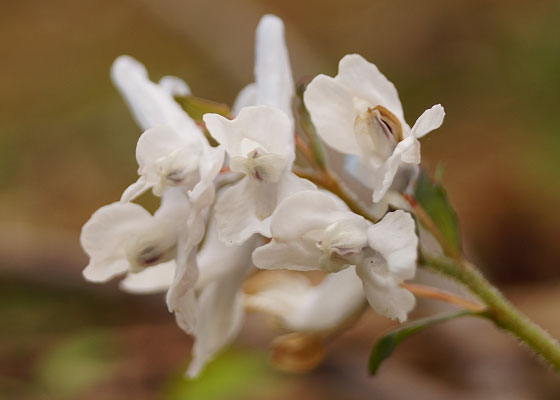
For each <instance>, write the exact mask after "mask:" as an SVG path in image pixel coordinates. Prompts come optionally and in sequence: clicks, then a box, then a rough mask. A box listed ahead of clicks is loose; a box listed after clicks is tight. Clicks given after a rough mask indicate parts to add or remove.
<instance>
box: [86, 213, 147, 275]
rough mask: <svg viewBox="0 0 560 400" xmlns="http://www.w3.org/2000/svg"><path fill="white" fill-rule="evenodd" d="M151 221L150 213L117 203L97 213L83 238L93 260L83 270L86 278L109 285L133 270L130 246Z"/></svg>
mask: <svg viewBox="0 0 560 400" xmlns="http://www.w3.org/2000/svg"><path fill="white" fill-rule="evenodd" d="M150 220H151V215H150V213H149V212H148V211H146V210H145V209H143V208H142V207H141V206H139V205H138V204H133V203H113V204H109V205H107V206H104V207H101V208H100V209H99V210H97V211H96V212H94V213H93V215H92V216H91V218H90V219H89V221H88V222H86V223H85V225H84V226H83V228H82V233H81V236H80V242H81V244H82V247H83V249H84V250H85V252H86V253H87V254H88V256H89V257H90V262H89V264H88V266H87V267H86V268H85V269H84V270H83V275H84V277H85V278H86V279H87V280H89V281H93V282H106V281H108V280H109V279H111V278H112V277H114V276H116V275H119V274H122V273H123V272H125V271H126V270H127V269H128V267H129V263H128V261H127V258H126V253H125V251H126V242H127V240H128V239H129V238H130V236H131V235H133V234H134V233H136V232H137V231H138V230H139V229H142V228H143V227H144V226H145V225H146V224H147V223H149V222H150Z"/></svg>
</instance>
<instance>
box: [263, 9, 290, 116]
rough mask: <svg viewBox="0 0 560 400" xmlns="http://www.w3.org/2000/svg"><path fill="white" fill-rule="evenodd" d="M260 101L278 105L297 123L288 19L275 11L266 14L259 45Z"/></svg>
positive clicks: (269, 104)
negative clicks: (293, 105) (294, 118)
mask: <svg viewBox="0 0 560 400" xmlns="http://www.w3.org/2000/svg"><path fill="white" fill-rule="evenodd" d="M255 82H256V84H257V99H256V104H259V105H268V106H273V107H276V108H278V109H280V110H282V111H284V113H286V115H287V116H288V117H289V118H290V121H291V123H292V126H293V116H292V97H293V95H294V82H293V79H292V70H291V67H290V59H289V56H288V50H287V48H286V41H285V39H284V23H283V22H282V20H281V19H280V18H278V17H276V16H274V15H270V14H269V15H265V16H264V17H262V19H261V21H260V22H259V25H258V27H257V33H256V46H255Z"/></svg>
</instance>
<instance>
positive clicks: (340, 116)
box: [303, 75, 360, 154]
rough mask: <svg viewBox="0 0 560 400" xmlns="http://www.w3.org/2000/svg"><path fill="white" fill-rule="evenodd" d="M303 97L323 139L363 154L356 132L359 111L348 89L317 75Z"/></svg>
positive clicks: (335, 146)
mask: <svg viewBox="0 0 560 400" xmlns="http://www.w3.org/2000/svg"><path fill="white" fill-rule="evenodd" d="M303 99H304V102H305V106H306V107H307V109H308V110H309V113H310V115H311V120H312V121H313V124H314V125H315V128H316V129H317V133H318V134H319V136H321V139H323V140H324V141H325V142H326V143H327V144H328V145H329V146H330V147H332V148H333V149H334V150H336V151H339V152H342V153H347V154H360V146H359V145H358V142H357V141H356V137H355V135H354V120H355V118H356V111H355V109H354V104H353V99H352V94H351V93H350V92H348V91H347V90H346V88H344V87H343V86H341V85H340V84H339V83H338V82H337V81H336V80H335V78H331V77H329V76H326V75H318V76H316V77H315V78H314V79H313V80H312V81H311V83H309V85H308V86H307V88H306V90H305V93H304V95H303Z"/></svg>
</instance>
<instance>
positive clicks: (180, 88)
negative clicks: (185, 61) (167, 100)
mask: <svg viewBox="0 0 560 400" xmlns="http://www.w3.org/2000/svg"><path fill="white" fill-rule="evenodd" d="M158 85H159V86H160V87H161V88H162V89H163V90H165V92H166V93H168V94H169V95H171V96H190V95H191V88H190V87H189V85H187V83H186V82H185V81H184V80H182V79H181V78H177V77H176V76H164V77H162V78H161V79H160V80H159V82H158Z"/></svg>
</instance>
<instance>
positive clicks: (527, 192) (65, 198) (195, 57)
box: [0, 0, 560, 400]
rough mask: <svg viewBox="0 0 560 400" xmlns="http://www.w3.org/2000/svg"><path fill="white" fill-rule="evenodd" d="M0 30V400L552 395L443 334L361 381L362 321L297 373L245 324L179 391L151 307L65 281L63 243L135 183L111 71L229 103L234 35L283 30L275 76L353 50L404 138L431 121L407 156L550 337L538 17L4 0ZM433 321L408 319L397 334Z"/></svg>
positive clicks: (553, 167)
mask: <svg viewBox="0 0 560 400" xmlns="http://www.w3.org/2000/svg"><path fill="white" fill-rule="evenodd" d="M0 9H1V10H2V11H1V12H0V49H1V52H2V58H1V61H0V92H1V93H2V95H1V96H0V178H1V186H0V321H1V322H0V326H1V329H0V398H2V399H4V398H6V399H99V398H103V399H128V398H135V399H136V400H140V399H184V398H188V399H197V400H198V399H211V400H212V399H265V400H272V399H287V398H306V399H327V400H329V399H361V398H379V399H409V398H411V396H412V397H413V398H414V399H473V398H476V399H508V400H510V399H558V398H560V379H559V378H558V376H555V375H554V374H553V373H552V372H551V371H549V370H548V369H547V367H545V366H544V365H542V364H541V363H540V362H539V361H538V360H536V359H534V358H533V357H532V356H531V355H530V354H529V353H528V352H527V351H526V350H525V349H524V348H522V347H520V346H519V345H517V344H516V342H515V341H514V340H513V339H511V338H510V337H508V336H506V335H505V334H503V333H501V332H498V331H497V330H496V329H495V328H494V327H492V326H491V325H490V324H489V323H487V322H484V321H474V320H469V319H465V320H459V321H453V322H450V323H446V324H443V325H440V326H437V327H434V328H430V329H429V330H427V331H424V332H422V333H421V334H418V335H416V336H414V337H412V338H411V339H409V340H408V341H407V342H406V343H405V344H404V345H402V346H401V347H400V348H399V349H398V350H397V351H396V353H395V355H394V357H392V358H391V359H390V360H389V361H387V362H386V364H384V365H383V367H382V369H381V371H380V373H379V376H376V377H375V378H370V377H368V376H367V373H366V363H367V356H368V352H369V349H370V347H371V344H372V343H373V341H374V339H375V338H376V337H377V335H378V334H379V333H380V332H381V331H382V330H383V329H386V328H387V327H389V326H390V325H391V323H390V322H389V321H387V320H385V319H383V318H380V317H375V316H373V315H369V314H368V315H367V316H365V317H364V318H362V320H361V321H360V322H359V323H358V324H357V325H356V326H355V327H354V328H353V329H352V330H351V331H349V332H348V333H347V334H345V335H343V336H342V337H340V338H339V339H337V340H336V341H335V342H334V343H333V345H332V346H331V347H330V353H329V355H328V356H327V359H326V361H325V363H324V364H323V365H322V366H321V367H319V368H318V369H317V370H316V371H314V372H312V373H309V374H306V375H292V374H286V373H282V372H279V371H277V370H276V369H274V368H273V367H272V366H271V365H270V363H269V361H268V357H269V356H268V352H267V344H268V342H269V340H270V338H271V337H272V334H273V333H274V332H273V331H272V330H271V329H269V327H268V325H266V324H262V321H255V319H254V318H253V317H250V318H249V320H248V323H247V326H246V328H245V329H244V331H243V333H242V335H241V337H240V339H239V340H238V341H237V342H236V343H235V345H234V346H233V347H232V349H231V350H228V351H227V352H225V353H224V354H223V355H222V356H221V357H219V358H218V359H217V361H216V362H214V363H213V364H211V365H210V366H209V367H208V368H207V370H206V372H205V373H204V374H203V375H202V376H201V378H199V379H198V380H196V381H194V382H187V381H185V380H183V379H182V373H183V371H184V369H185V366H186V365H187V363H188V358H189V353H190V346H191V341H190V339H189V338H188V337H187V336H186V335H184V334H183V333H182V332H181V331H180V330H179V328H177V326H176V325H175V322H174V320H173V317H172V316H171V315H170V314H169V313H168V312H167V310H166V308H165V306H164V304H163V299H162V297H161V296H144V297H141V296H132V295H127V294H124V293H121V292H119V291H118V289H117V287H116V284H109V285H94V284H90V283H86V282H84V281H83V280H82V277H81V270H82V268H83V267H84V266H85V265H86V263H87V259H86V257H85V255H84V254H83V253H82V251H81V249H80V245H79V232H80V228H81V226H82V225H83V223H84V222H85V221H86V220H87V219H88V218H89V216H90V215H91V213H92V212H93V211H95V210H96V209H97V208H99V207H100V206H102V205H105V204H107V203H110V202H113V201H115V200H117V199H118V198H119V197H120V194H121V192H122V190H123V189H124V188H125V187H126V186H127V185H128V184H129V183H130V182H132V181H133V180H135V179H136V169H137V165H136V161H135V158H134V154H135V153H134V151H135V144H136V140H137V138H138V136H139V134H140V133H141V132H140V130H139V128H138V127H137V126H136V125H135V123H134V121H133V120H132V117H131V116H130V113H129V112H128V110H127V109H126V107H125V104H124V102H123V101H122V99H121V98H120V96H119V94H118V93H117V91H116V89H115V88H114V87H113V86H112V85H111V82H110V79H109V68H110V66H111V63H112V61H113V60H114V59H115V58H116V57H117V56H118V55H120V54H129V55H132V56H134V57H135V58H137V59H138V60H140V61H141V62H143V63H144V64H145V65H146V66H147V68H148V70H149V72H150V75H151V78H152V79H154V80H158V79H159V78H160V77H161V76H163V75H177V76H179V77H181V78H183V79H185V80H186V81H187V82H188V83H189V85H190V86H191V89H192V91H193V93H194V94H195V95H197V96H200V97H205V98H210V99H213V100H216V101H220V102H224V103H229V104H231V102H232V101H233V99H234V98H235V95H236V93H237V91H238V90H239V89H240V88H241V87H242V86H244V85H245V84H247V83H249V82H251V81H252V80H253V77H252V68H253V46H254V30H255V28H256V25H257V23H258V20H259V19H260V17H261V16H262V15H263V14H265V13H274V14H277V15H278V16H280V17H282V18H283V19H284V21H285V23H286V32H287V41H288V47H289V50H290V54H291V59H292V67H293V71H294V76H295V77H296V79H297V78H298V77H301V76H314V75H316V74H318V73H326V74H329V75H335V74H336V70H337V63H338V60H339V59H340V58H341V57H342V56H343V55H344V54H347V53H352V52H357V53H360V54H362V55H363V56H364V57H366V58H367V59H368V60H370V61H372V62H374V63H376V64H377V65H378V66H379V68H380V69H381V71H383V72H384V73H385V74H386V75H387V76H388V77H389V79H390V80H392V81H393V82H394V83H395V84H396V86H397V88H398V89H399V93H400V96H401V100H402V103H403V106H404V109H405V115H406V117H407V120H408V122H409V123H413V122H414V120H415V119H416V118H417V117H418V116H419V115H420V113H421V112H422V111H423V110H424V109H426V108H429V107H430V106H431V105H433V104H435V103H441V104H443V105H444V106H445V108H446V112H447V116H446V119H445V123H444V125H443V127H442V128H440V129H439V130H438V131H436V132H433V133H432V134H430V135H429V136H428V137H426V138H425V139H423V141H422V148H423V159H424V162H425V163H426V165H427V167H428V168H429V169H431V170H433V169H434V168H435V167H436V165H437V164H438V163H439V162H441V163H442V164H443V166H444V171H445V172H444V175H443V181H444V183H445V185H446V187H447V190H448V193H449V196H450V199H451V202H452V204H453V205H454V206H455V209H456V210H457V212H458V214H459V220H460V224H461V230H462V236H463V239H464V245H465V248H466V253H467V254H468V256H469V257H470V258H471V259H472V260H473V261H475V262H476V263H478V264H479V265H480V266H481V268H482V269H483V270H484V271H485V273H486V274H487V275H488V276H489V277H490V278H491V279H492V280H493V281H494V282H495V283H496V284H497V285H498V286H499V287H500V288H502V289H503V290H504V291H505V292H506V294H507V295H508V296H509V297H510V298H511V299H512V301H513V302H514V303H515V304H516V305H518V306H519V307H520V308H521V309H522V310H524V311H525V312H526V313H528V314H529V315H530V316H531V317H532V318H533V319H534V320H536V321H537V322H538V323H540V324H541V325H542V326H543V327H544V328H546V329H547V330H549V331H550V333H551V334H552V335H554V336H555V337H560V318H559V312H558V310H559V305H560V262H559V259H560V257H559V256H558V251H559V246H558V237H560V212H559V211H558V205H560V184H559V181H558V171H559V170H560V112H559V111H560V100H559V93H560V25H558V16H559V15H560V3H559V2H558V1H556V0H550V1H547V0H541V1H535V2H525V1H515V0H507V1H506V0H502V1H498V0H496V1H477V0H464V1H453V2H450V1H446V0H429V1H422V2H419V1H415V0H399V1H390V2H389V1H372V0H346V1H330V0H322V1H319V0H310V1H306V2H303V1H283V2H274V1H270V0H243V1H236V2H230V1H227V0H216V1H204V0H192V1H191V0H182V1H180V0H159V1H157V2H154V1H150V0H96V1H93V0H80V1H70V0H50V1H48V2H45V1H41V0H21V1H17V2H7V1H3V2H2V4H1V8H0ZM438 307H439V305H437V304H432V303H429V302H427V301H421V302H420V304H419V307H418V309H417V311H416V312H415V315H416V316H422V315H426V314H429V313H430V312H432V311H433V310H436V309H437V308H438Z"/></svg>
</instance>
